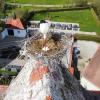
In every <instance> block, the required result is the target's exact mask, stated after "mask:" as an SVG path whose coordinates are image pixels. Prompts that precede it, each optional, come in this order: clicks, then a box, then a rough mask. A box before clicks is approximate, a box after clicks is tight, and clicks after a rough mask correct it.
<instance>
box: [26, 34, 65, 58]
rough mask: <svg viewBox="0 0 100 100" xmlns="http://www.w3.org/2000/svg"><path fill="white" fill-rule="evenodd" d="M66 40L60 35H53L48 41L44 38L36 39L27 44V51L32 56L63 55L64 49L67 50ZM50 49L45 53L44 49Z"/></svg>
mask: <svg viewBox="0 0 100 100" xmlns="http://www.w3.org/2000/svg"><path fill="white" fill-rule="evenodd" d="M65 41H66V38H64V37H62V36H61V35H59V34H53V35H52V36H51V37H49V38H47V39H46V41H44V40H43V38H41V37H40V38H37V39H36V38H35V39H32V40H30V43H28V44H27V51H28V53H30V54H32V55H36V54H42V55H44V56H48V57H51V56H55V55H57V54H59V53H63V49H64V48H65V45H66V48H67V44H66V43H65ZM44 46H45V47H48V48H49V50H48V51H43V50H42V49H43V47H44Z"/></svg>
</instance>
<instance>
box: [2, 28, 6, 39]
mask: <svg viewBox="0 0 100 100" xmlns="http://www.w3.org/2000/svg"><path fill="white" fill-rule="evenodd" d="M1 35H2V39H4V38H5V37H6V36H8V32H7V29H5V30H4V31H3V32H2V33H1Z"/></svg>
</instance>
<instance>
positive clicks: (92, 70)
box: [83, 47, 100, 88]
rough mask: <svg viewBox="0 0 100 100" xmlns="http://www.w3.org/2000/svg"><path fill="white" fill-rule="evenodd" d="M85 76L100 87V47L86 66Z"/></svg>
mask: <svg viewBox="0 0 100 100" xmlns="http://www.w3.org/2000/svg"><path fill="white" fill-rule="evenodd" d="M83 76H84V77H85V78H86V79H88V80H89V81H90V82H92V83H93V84H94V85H96V86H97V87H98V88H100V47H99V48H98V50H97V51H96V53H95V55H94V57H93V58H92V60H91V61H90V63H89V65H88V66H87V67H86V68H85V70H84V72H83Z"/></svg>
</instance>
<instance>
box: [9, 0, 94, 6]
mask: <svg viewBox="0 0 100 100" xmlns="http://www.w3.org/2000/svg"><path fill="white" fill-rule="evenodd" d="M8 1H9V2H16V3H32V4H49V5H51V4H53V5H54V4H68V3H75V2H76V1H77V0H8ZM88 1H90V2H92V1H94V0H88Z"/></svg>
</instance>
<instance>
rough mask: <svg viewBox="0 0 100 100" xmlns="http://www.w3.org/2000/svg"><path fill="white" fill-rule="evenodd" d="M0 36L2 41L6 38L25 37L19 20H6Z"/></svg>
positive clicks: (24, 30) (24, 31)
mask: <svg viewBox="0 0 100 100" xmlns="http://www.w3.org/2000/svg"><path fill="white" fill-rule="evenodd" d="M1 35H2V39H4V38H5V37H6V36H14V37H25V36H26V29H25V28H24V26H23V24H22V22H21V20H20V19H19V18H8V19H7V20H6V22H5V29H4V30H3V31H2V33H1Z"/></svg>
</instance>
